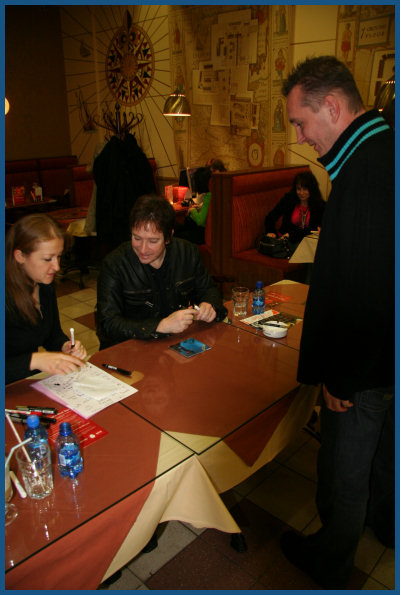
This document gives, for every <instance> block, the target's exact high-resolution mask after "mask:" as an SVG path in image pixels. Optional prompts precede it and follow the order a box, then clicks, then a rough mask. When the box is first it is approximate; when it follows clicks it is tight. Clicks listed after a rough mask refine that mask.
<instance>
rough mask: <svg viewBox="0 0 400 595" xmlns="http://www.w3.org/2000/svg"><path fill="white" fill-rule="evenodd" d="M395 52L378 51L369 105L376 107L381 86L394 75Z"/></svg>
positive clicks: (375, 54)
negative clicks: (376, 99)
mask: <svg viewBox="0 0 400 595" xmlns="http://www.w3.org/2000/svg"><path fill="white" fill-rule="evenodd" d="M394 62H395V53H394V50H376V51H375V52H374V60H373V64H372V71H371V79H370V80H371V82H370V85H369V93H368V105H374V103H375V98H376V96H377V94H378V92H379V89H380V88H381V85H382V84H383V83H384V82H385V81H387V80H388V79H390V78H391V77H392V76H393V75H394Z"/></svg>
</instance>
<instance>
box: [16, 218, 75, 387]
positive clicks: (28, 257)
mask: <svg viewBox="0 0 400 595" xmlns="http://www.w3.org/2000/svg"><path fill="white" fill-rule="evenodd" d="M63 248H64V232H63V230H62V229H61V228H60V227H59V225H58V224H57V222H56V221H54V220H53V219H52V218H51V217H48V216H47V215H44V214H37V215H27V216H26V217H23V218H22V219H19V221H17V222H16V223H14V225H13V226H12V227H11V228H10V229H9V231H8V232H7V234H6V242H5V253H6V254H5V260H6V261H5V273H6V274H5V281H6V284H5V306H6V318H5V382H6V384H8V383H9V382H14V381H15V380H20V379H21V378H25V377H27V376H30V375H32V374H35V373H36V372H38V371H42V372H47V373H48V374H67V373H68V372H71V371H73V370H76V369H77V368H79V367H81V366H83V365H85V362H84V361H83V360H84V358H85V357H86V349H85V348H84V347H83V345H82V344H81V343H80V341H77V340H76V341H75V344H74V346H72V345H71V341H70V340H69V338H68V337H67V335H65V333H64V332H63V331H62V329H61V325H60V319H59V314H58V306H57V299H56V293H55V289H54V285H53V280H54V276H55V274H56V273H57V271H58V270H59V269H60V264H59V260H60V257H61V254H62V252H63ZM39 347H44V348H45V349H46V350H47V351H39Z"/></svg>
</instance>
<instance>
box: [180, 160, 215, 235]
mask: <svg viewBox="0 0 400 595" xmlns="http://www.w3.org/2000/svg"><path fill="white" fill-rule="evenodd" d="M211 174H212V171H211V168H210V167H199V168H198V169H196V171H195V172H194V174H193V180H194V184H195V188H196V190H197V194H198V195H199V196H198V198H197V199H196V204H195V206H194V207H192V208H191V209H190V210H189V214H188V215H187V216H186V217H185V221H184V222H183V224H181V225H176V227H175V236H176V237H178V238H183V239H184V240H188V241H189V242H192V243H193V244H204V243H205V233H206V223H207V215H208V209H209V206H210V201H211V192H210V188H209V185H210V178H211Z"/></svg>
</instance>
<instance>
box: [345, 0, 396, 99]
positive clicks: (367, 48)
mask: <svg viewBox="0 0 400 595" xmlns="http://www.w3.org/2000/svg"><path fill="white" fill-rule="evenodd" d="M336 40H337V41H336V56H337V58H339V60H342V61H343V62H345V63H346V64H347V66H348V67H349V68H350V70H351V71H352V73H353V75H354V78H355V80H356V82H357V85H358V87H359V89H360V92H361V96H362V99H363V101H364V103H365V106H366V107H367V108H371V107H373V105H374V102H375V98H376V96H377V94H378V92H379V89H380V87H381V85H382V84H383V83H384V82H385V81H387V80H388V79H389V78H391V77H392V76H393V75H394V63H395V6H394V4H392V5H341V6H339V10H338V21H337V35H336Z"/></svg>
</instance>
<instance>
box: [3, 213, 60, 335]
mask: <svg viewBox="0 0 400 595" xmlns="http://www.w3.org/2000/svg"><path fill="white" fill-rule="evenodd" d="M57 238H60V239H62V240H63V241H64V231H63V229H62V228H61V227H60V226H59V224H58V223H57V222H56V221H55V220H54V219H52V218H51V217H49V216H48V215H45V214H43V213H38V214H33V215H26V217H22V218H21V219H19V220H18V221H17V222H16V223H14V225H13V226H12V227H11V228H10V229H9V230H8V232H7V233H6V238H5V273H6V277H5V282H6V286H5V294H6V302H5V306H6V310H8V311H9V312H10V313H15V314H20V315H22V317H23V318H25V319H26V320H28V321H29V322H31V323H32V324H35V323H36V321H37V315H38V313H37V309H36V308H35V304H34V301H33V288H34V282H33V280H32V279H31V278H30V277H29V276H28V275H27V274H26V272H25V269H24V267H23V266H22V265H21V264H19V263H18V262H17V260H16V259H15V256H14V251H15V250H21V252H22V253H23V254H24V255H25V256H27V255H29V254H31V253H32V252H34V251H35V250H36V249H37V247H38V245H39V244H40V243H41V242H47V241H49V240H54V239H57Z"/></svg>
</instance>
